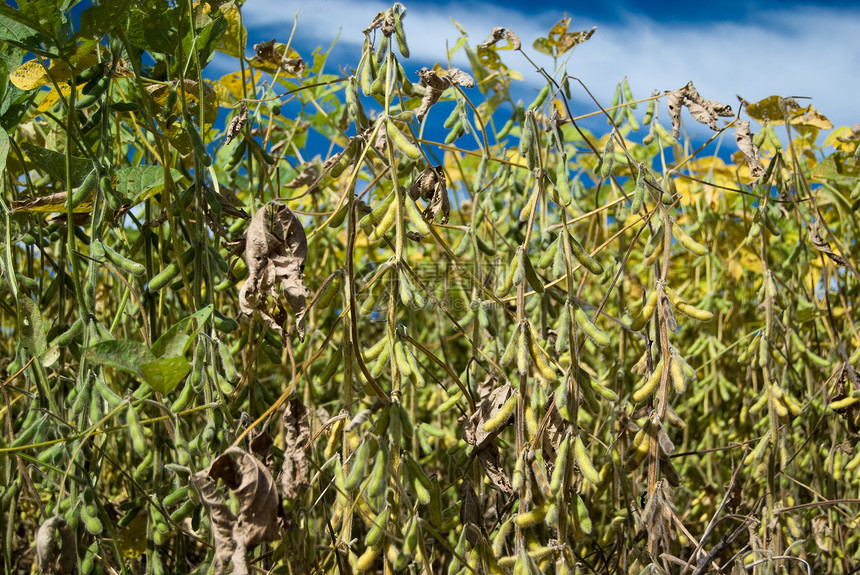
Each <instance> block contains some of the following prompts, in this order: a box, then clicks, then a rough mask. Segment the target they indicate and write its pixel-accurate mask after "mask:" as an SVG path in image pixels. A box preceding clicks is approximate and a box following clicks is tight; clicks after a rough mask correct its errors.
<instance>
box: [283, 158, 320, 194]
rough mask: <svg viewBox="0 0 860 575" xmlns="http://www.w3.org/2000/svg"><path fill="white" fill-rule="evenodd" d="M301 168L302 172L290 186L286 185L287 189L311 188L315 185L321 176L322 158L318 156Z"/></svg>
mask: <svg viewBox="0 0 860 575" xmlns="http://www.w3.org/2000/svg"><path fill="white" fill-rule="evenodd" d="M300 167H301V171H300V172H299V173H298V174H297V175H296V177H295V178H293V179H292V180H291V181H290V183H289V184H287V185H286V187H288V188H300V187H302V186H310V185H311V184H313V183H314V182H315V181H316V180H317V178H319V176H320V157H319V156H316V157H315V158H313V159H312V160H309V161H307V162H305V163H304V164H302V165H301V166H300Z"/></svg>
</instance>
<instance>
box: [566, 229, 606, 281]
mask: <svg viewBox="0 0 860 575" xmlns="http://www.w3.org/2000/svg"><path fill="white" fill-rule="evenodd" d="M568 237H569V238H570V251H571V252H572V253H573V256H574V257H575V258H576V260H577V261H578V262H579V263H580V264H582V267H584V268H585V269H587V270H588V271H589V272H591V273H593V274H594V275H600V274H602V273H603V266H601V265H600V264H599V263H597V260H595V259H594V258H593V257H591V255H590V254H589V253H588V252H586V251H585V249H584V248H583V247H582V244H580V243H579V242H578V241H577V240H576V238H575V237H573V236H568Z"/></svg>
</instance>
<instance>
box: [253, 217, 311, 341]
mask: <svg viewBox="0 0 860 575" xmlns="http://www.w3.org/2000/svg"><path fill="white" fill-rule="evenodd" d="M273 212H274V213H273ZM245 237H246V245H245V262H246V264H247V266H248V279H247V280H246V281H245V283H244V285H243V286H242V289H241V290H240V291H239V306H240V308H241V309H242V313H244V314H246V315H251V314H252V313H254V312H255V311H257V312H260V315H261V316H262V317H263V319H264V321H265V322H266V323H267V324H268V325H269V327H270V328H272V329H274V330H275V331H276V332H278V333H279V334H281V336H282V337H283V336H284V333H285V332H284V329H283V328H284V324H285V323H286V321H287V312H286V309H285V308H284V306H283V304H282V303H281V298H280V295H281V294H280V292H281V290H280V289H279V287H280V288H282V291H283V295H284V296H285V298H286V300H287V303H288V304H289V305H290V307H291V308H292V310H293V313H295V315H296V321H295V326H296V332H297V333H298V335H299V338H300V339H301V340H304V337H305V318H304V316H305V311H306V308H305V299H306V298H307V297H309V296H310V292H309V291H308V289H307V287H305V284H304V270H305V259H306V258H307V255H308V243H307V238H306V237H305V230H304V228H303V227H302V224H301V222H299V220H298V218H297V217H296V216H295V215H294V214H293V212H292V210H290V209H289V208H288V207H286V206H284V205H279V204H278V201H277V200H274V201H272V202H269V203H267V204H266V205H264V206H263V207H262V208H260V209H259V210H258V211H257V213H256V214H254V218H253V219H252V220H251V225H250V226H248V231H247V233H246V234H245ZM267 296H268V297H267ZM268 298H271V300H272V301H273V305H274V307H275V309H274V310H270V309H269V305H268V302H267V299H268Z"/></svg>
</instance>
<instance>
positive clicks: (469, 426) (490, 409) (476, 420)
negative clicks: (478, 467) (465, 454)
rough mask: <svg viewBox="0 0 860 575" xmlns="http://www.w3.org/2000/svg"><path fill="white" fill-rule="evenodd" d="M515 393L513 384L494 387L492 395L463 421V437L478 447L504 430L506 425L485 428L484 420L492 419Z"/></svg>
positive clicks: (482, 401)
mask: <svg viewBox="0 0 860 575" xmlns="http://www.w3.org/2000/svg"><path fill="white" fill-rule="evenodd" d="M511 393H513V391H512V388H511V384H509V383H507V384H505V385H503V386H501V387H497V388H496V389H494V390H493V391H492V392H491V393H490V395H488V396H487V397H485V398H484V399H482V400H481V403H480V405H478V409H477V410H476V411H475V413H473V414H472V415H471V416H470V417H469V419H467V420H465V421H464V422H463V438H464V439H465V440H466V442H467V443H470V444H472V445H474V446H475V447H477V448H478V449H480V448H482V447H484V446H485V445H487V444H488V443H490V442H492V440H493V439H494V438H495V437H496V436H497V435H498V434H499V433H501V432H502V430H503V429H504V425H502V426H500V427H499V428H497V429H496V430H495V431H486V430H484V422H486V421H487V420H488V419H492V418H493V417H494V416H495V415H496V414H497V413H498V412H499V410H500V409H501V408H502V406H503V405H504V404H505V402H506V401H507V400H508V398H509V397H510V396H511Z"/></svg>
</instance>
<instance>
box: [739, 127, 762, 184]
mask: <svg viewBox="0 0 860 575" xmlns="http://www.w3.org/2000/svg"><path fill="white" fill-rule="evenodd" d="M735 141H736V142H737V144H738V149H739V150H740V151H741V152H743V154H744V157H745V158H746V160H747V164H749V167H750V174H752V177H754V178H758V177H760V176H762V175H763V174H764V167H763V166H762V165H761V161H760V160H759V156H758V148H756V147H755V144H753V139H752V134H751V133H750V123H749V122H748V121H742V122H738V123H737V124H736V125H735Z"/></svg>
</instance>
